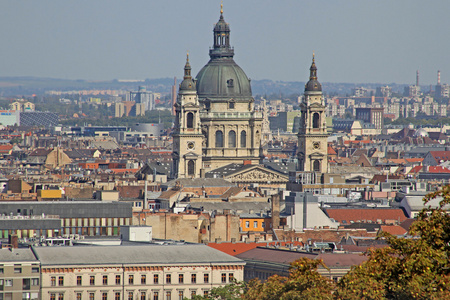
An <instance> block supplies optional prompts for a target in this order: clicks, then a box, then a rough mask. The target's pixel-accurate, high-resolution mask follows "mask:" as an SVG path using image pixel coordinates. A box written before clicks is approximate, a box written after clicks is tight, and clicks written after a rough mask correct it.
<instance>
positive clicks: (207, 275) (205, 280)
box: [203, 274, 209, 283]
mask: <svg viewBox="0 0 450 300" xmlns="http://www.w3.org/2000/svg"><path fill="white" fill-rule="evenodd" d="M203 282H205V283H208V282H209V274H203Z"/></svg>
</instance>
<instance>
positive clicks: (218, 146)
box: [216, 130, 223, 148]
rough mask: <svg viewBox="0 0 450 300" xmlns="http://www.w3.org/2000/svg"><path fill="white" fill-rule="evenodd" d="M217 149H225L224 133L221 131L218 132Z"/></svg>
mask: <svg viewBox="0 0 450 300" xmlns="http://www.w3.org/2000/svg"><path fill="white" fill-rule="evenodd" d="M216 147H217V148H222V147H223V132H222V131H220V130H217V131H216Z"/></svg>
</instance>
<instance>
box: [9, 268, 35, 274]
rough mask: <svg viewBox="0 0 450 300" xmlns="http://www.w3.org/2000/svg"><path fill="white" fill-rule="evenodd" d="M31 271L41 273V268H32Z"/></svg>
mask: <svg viewBox="0 0 450 300" xmlns="http://www.w3.org/2000/svg"><path fill="white" fill-rule="evenodd" d="M0 273H1V272H0ZM31 273H39V268H31Z"/></svg>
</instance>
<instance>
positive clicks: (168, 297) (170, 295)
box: [166, 291, 172, 300]
mask: <svg viewBox="0 0 450 300" xmlns="http://www.w3.org/2000/svg"><path fill="white" fill-rule="evenodd" d="M170 299H172V293H171V292H169V291H167V292H166V300H170Z"/></svg>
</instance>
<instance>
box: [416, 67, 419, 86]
mask: <svg viewBox="0 0 450 300" xmlns="http://www.w3.org/2000/svg"><path fill="white" fill-rule="evenodd" d="M416 86H419V70H417V73H416Z"/></svg>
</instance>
